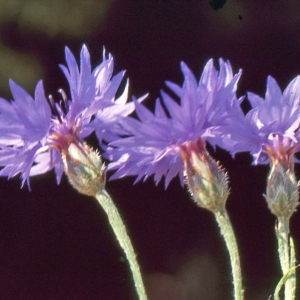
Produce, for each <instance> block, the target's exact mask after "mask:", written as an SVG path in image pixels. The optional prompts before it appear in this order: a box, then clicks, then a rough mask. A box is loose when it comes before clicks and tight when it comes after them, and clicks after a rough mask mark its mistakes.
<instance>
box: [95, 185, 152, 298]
mask: <svg viewBox="0 0 300 300" xmlns="http://www.w3.org/2000/svg"><path fill="white" fill-rule="evenodd" d="M95 198H96V199H97V200H98V202H99V203H100V205H101V206H102V207H103V209H104V210H105V212H106V214H107V216H108V220H109V223H110V225H111V227H112V229H113V231H114V233H115V235H116V237H117V239H118V242H119V243H120V245H121V247H122V248H123V250H124V252H125V254H126V257H127V259H128V262H129V266H130V269H131V272H132V275H133V279H134V283H135V287H136V291H137V293H138V295H139V299H140V300H147V295H146V292H145V288H144V284H143V280H142V276H141V272H140V268H139V265H138V263H137V260H136V255H135V253H134V250H133V247H132V244H131V241H130V238H129V236H128V234H127V232H126V228H125V226H124V223H123V221H122V219H121V217H120V215H119V212H118V210H117V208H116V206H115V205H114V203H113V201H112V199H111V198H110V196H109V195H108V193H107V192H106V191H105V190H102V191H101V192H99V193H98V194H97V195H96V196H95Z"/></svg>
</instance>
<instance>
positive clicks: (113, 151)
mask: <svg viewBox="0 0 300 300" xmlns="http://www.w3.org/2000/svg"><path fill="white" fill-rule="evenodd" d="M66 62H67V66H63V65H61V66H60V68H61V69H62V71H63V73H64V75H65V77H66V79H67V81H68V84H69V96H68V93H66V92H65V91H63V90H59V99H60V100H59V101H55V100H54V97H52V96H51V95H50V96H48V97H46V96H45V92H44V89H43V84H42V82H41V81H40V82H38V84H37V86H36V89H35V95H34V98H32V97H31V96H30V95H29V94H28V93H27V92H26V91H25V90H24V89H22V88H21V87H20V86H19V85H17V84H16V83H14V82H13V81H10V88H11V92H12V95H13V98H14V99H13V100H12V101H10V102H9V101H7V100H5V99H2V98H0V166H2V167H3V168H2V169H1V171H0V176H7V177H9V178H10V177H13V176H15V175H17V174H21V177H22V185H23V184H24V183H25V182H27V185H28V187H29V189H30V177H31V176H36V175H39V174H43V173H45V172H48V171H49V170H52V169H54V170H55V174H56V180H57V183H59V182H60V180H61V176H62V174H63V172H65V174H66V175H67V177H68V178H69V180H70V182H71V184H72V185H73V186H74V187H75V188H76V189H77V190H78V191H79V192H81V193H83V194H86V195H89V196H93V197H95V198H96V199H97V200H98V201H99V203H100V204H101V205H102V207H103V208H104V209H105V211H106V213H107V215H108V219H109V222H110V224H111V226H112V228H113V230H114V232H115V234H116V236H117V238H118V240H119V242H120V245H121V247H122V248H123V249H124V251H125V253H126V256H127V258H128V261H129V264H130V268H131V271H132V273H133V277H134V281H135V285H136V289H137V293H138V295H139V298H140V299H147V296H146V292H145V289H144V285H143V281H142V277H141V274H140V271H139V267H138V264H137V261H136V257H135V254H134V251H133V248H132V245H131V242H130V240H129V237H128V235H127V233H126V229H125V226H124V224H123V223H122V220H121V218H120V216H119V214H118V212H117V210H116V207H115V206H114V204H113V202H112V200H111V198H110V196H109V195H108V193H107V192H106V190H105V181H106V171H115V172H114V173H113V174H112V175H111V176H110V177H109V179H110V180H113V179H118V178H122V177H124V176H136V180H135V182H137V181H139V180H141V179H143V180H146V179H147V178H148V177H150V176H151V175H153V177H154V181H155V183H156V184H158V183H159V182H160V181H161V179H162V178H163V177H164V178H165V188H167V187H168V185H169V183H170V181H171V180H172V178H174V177H175V176H177V174H178V175H179V178H180V182H181V185H182V186H184V185H186V186H187V188H188V190H189V192H190V195H191V198H192V199H193V200H194V201H195V203H196V204H197V205H198V206H200V207H202V208H205V209H208V210H209V211H211V212H212V213H213V214H214V216H215V218H216V221H217V222H218V224H219V226H220V230H221V234H222V235H223V237H224V239H225V242H226V245H227V248H228V251H229V256H230V260H231V267H232V276H233V283H234V299H236V300H240V299H243V287H242V276H241V269H240V261H239V254H238V247H237V243H236V239H235V236H234V231H233V229H232V226H231V223H230V219H229V216H228V214H227V211H226V207H225V206H226V201H227V198H228V195H229V186H228V177H227V174H226V172H225V170H224V169H223V168H222V166H221V165H220V163H219V162H217V161H215V160H214V158H213V157H212V156H211V154H210V153H209V152H208V151H207V149H206V145H207V143H209V144H210V145H211V146H212V147H213V148H215V147H216V146H218V147H221V148H223V149H225V150H227V151H229V152H230V153H231V154H232V155H233V156H234V155H235V154H236V153H238V152H245V151H247V152H250V154H251V155H252V157H253V163H254V164H255V165H257V164H269V165H270V173H269V176H268V179H267V188H266V194H265V195H264V196H265V198H266V200H267V204H268V207H269V208H270V210H271V212H272V213H273V214H274V215H275V216H276V217H277V223H276V226H275V232H276V235H277V238H278V252H279V260H280V264H281V268H282V275H283V277H282V279H281V280H280V281H279V284H278V286H277V288H276V290H275V293H274V298H275V299H279V298H278V297H279V290H280V288H281V287H282V286H283V285H284V287H285V289H284V295H285V299H286V300H292V299H295V288H296V281H295V261H296V258H295V251H294V247H293V240H292V238H291V237H290V234H289V220H290V217H291V216H292V214H293V213H294V212H295V210H296V207H297V205H298V200H299V196H298V182H297V180H296V176H295V173H294V163H295V162H297V160H296V159H295V157H294V154H295V153H296V152H298V151H299V147H300V143H299V141H300V131H299V124H300V107H299V99H300V77H296V78H295V79H293V80H292V81H291V82H290V84H289V85H288V86H287V88H286V89H285V90H284V91H283V92H282V91H281V89H280V88H279V86H278V84H277V83H276V81H275V80H274V79H273V78H272V77H271V76H269V77H268V79H267V88H266V94H265V99H263V98H261V97H260V96H258V95H256V94H253V93H247V99H248V101H249V102H250V104H251V106H252V109H251V110H250V111H249V112H248V113H247V114H246V115H245V114H244V113H243V111H242V109H241V106H240V105H241V103H242V101H244V99H245V97H240V98H237V96H236V92H237V86H238V81H239V79H240V77H241V74H242V72H241V70H240V71H238V73H236V74H234V73H233V71H232V68H231V65H230V63H229V62H228V61H224V60H222V59H219V66H218V69H217V68H216V67H215V66H214V63H213V60H212V59H210V60H209V61H208V62H207V63H206V65H205V66H204V69H203V72H202V75H201V77H200V79H199V81H198V80H197V79H196V78H195V76H194V75H193V73H192V72H191V70H190V69H189V68H188V67H187V65H186V64H185V63H183V62H182V63H181V70H182V74H183V77H184V81H183V84H182V86H179V85H177V84H175V83H172V82H168V81H167V82H166V85H167V88H168V90H169V93H168V92H165V91H162V92H161V97H160V98H159V99H157V100H156V104H155V110H154V112H151V111H150V110H149V109H148V108H146V106H145V105H143V104H142V101H143V100H145V99H146V98H147V95H145V96H142V97H140V98H139V99H136V98H134V97H133V98H132V101H130V102H127V100H128V89H129V84H128V80H127V81H126V84H125V85H124V86H125V87H124V90H123V91H120V89H121V88H120V86H121V82H122V80H123V77H124V72H120V73H118V74H117V75H114V76H113V58H112V56H111V55H109V54H108V55H107V54H106V52H105V50H104V51H103V61H102V63H101V64H99V65H98V66H97V67H96V68H95V69H93V70H92V68H91V64H90V56H89V52H88V50H87V48H86V47H85V46H83V47H82V50H81V54H80V66H78V65H77V62H76V59H75V58H74V56H73V54H72V53H71V52H70V50H69V49H68V48H66ZM117 92H118V94H120V95H121V96H119V97H118V98H117V99H116V94H117ZM171 95H173V96H171ZM134 111H135V113H136V115H137V117H138V118H134V117H131V116H129V115H130V114H131V113H133V112H134ZM93 132H95V134H96V136H97V138H98V141H99V150H98V151H97V150H93V149H92V148H91V147H89V146H88V145H87V144H86V143H85V141H84V139H85V138H86V137H88V136H89V135H90V134H92V133H93ZM99 151H100V152H99ZM99 153H101V154H99ZM101 156H102V157H103V158H105V159H106V160H107V161H109V164H108V166H107V167H106V166H105V165H104V163H103V162H102V160H101Z"/></svg>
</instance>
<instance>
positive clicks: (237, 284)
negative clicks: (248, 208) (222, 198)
mask: <svg viewBox="0 0 300 300" xmlns="http://www.w3.org/2000/svg"><path fill="white" fill-rule="evenodd" d="M215 218H216V220H217V223H218V224H219V227H220V230H221V234H222V236H223V237H224V240H225V243H226V246H227V249H228V252H229V256H230V263H231V270H232V276H233V283H234V299H236V300H238V299H239V300H242V299H244V297H243V292H244V291H243V285H242V274H241V264H240V256H239V251H238V246H237V242H236V238H235V234H234V231H233V228H232V224H231V222H230V219H229V216H228V214H227V211H226V209H225V207H223V209H220V210H219V211H217V212H216V213H215Z"/></svg>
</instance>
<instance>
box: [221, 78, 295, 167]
mask: <svg viewBox="0 0 300 300" xmlns="http://www.w3.org/2000/svg"><path fill="white" fill-rule="evenodd" d="M248 99H249V101H250V104H251V105H252V109H251V110H250V111H249V112H248V113H247V114H246V116H244V113H243V112H242V110H241V108H240V105H239V103H238V102H237V101H235V102H234V103H233V106H232V109H231V110H230V112H231V116H230V118H228V119H227V120H226V122H227V125H226V128H227V129H226V130H227V132H228V134H227V135H226V136H225V138H224V140H223V142H224V143H223V145H225V146H224V147H225V148H227V149H228V150H230V151H231V152H232V153H236V152H241V151H250V153H251V154H252V155H253V157H254V163H255V164H265V163H271V165H274V164H276V163H280V164H282V165H283V166H284V167H285V169H286V170H287V169H288V168H289V167H291V166H293V163H294V153H295V152H297V151H299V145H300V144H299V141H300V140H299V138H300V131H299V123H300V108H299V103H300V76H298V77H296V78H295V79H293V80H292V81H291V82H290V83H289V85H288V86H287V88H286V89H285V90H284V92H283V93H282V92H281V90H280V88H279V86H278V84H277V83H276V81H275V80H274V79H273V78H272V77H271V76H269V77H268V80H267V91H266V95H265V99H262V98H261V97H259V96H258V95H256V94H253V93H248Z"/></svg>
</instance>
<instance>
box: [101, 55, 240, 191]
mask: <svg viewBox="0 0 300 300" xmlns="http://www.w3.org/2000/svg"><path fill="white" fill-rule="evenodd" d="M219 64H220V71H219V72H218V71H217V70H216V69H215V68H214V66H213V60H209V61H208V62H207V64H206V66H205V67H204V70H203V73H202V76H201V78H200V81H199V82H198V83H197V81H196V79H195V77H194V75H193V74H192V72H191V71H190V69H189V68H188V67H187V66H186V65H185V64H184V63H181V69H182V73H183V75H184V83H183V86H182V87H180V86H178V85H176V84H174V83H171V82H167V86H168V87H169V88H170V89H171V90H172V92H173V93H174V94H175V95H176V96H177V97H178V98H179V99H180V105H179V104H177V102H176V101H175V100H174V99H172V97H171V96H169V95H168V94H166V93H164V92H162V99H163V104H164V106H165V107H166V108H167V110H168V114H167V113H166V112H165V110H164V108H163V105H162V103H161V101H160V100H159V99H158V100H157V101H156V106H155V112H154V114H153V113H152V112H150V111H149V110H148V109H147V108H146V107H145V106H143V105H142V104H139V103H138V102H136V101H135V105H136V113H137V115H138V117H139V119H140V121H138V120H136V119H133V118H130V117H127V118H124V119H123V121H122V123H121V124H122V126H123V127H124V129H125V130H127V131H128V132H129V133H130V134H131V135H130V136H129V137H126V138H123V139H120V140H117V141H114V142H112V143H110V147H109V149H107V151H106V153H105V154H104V157H106V158H107V159H109V160H111V161H112V162H111V163H110V164H109V165H108V170H117V171H116V172H115V173H114V174H113V175H112V176H111V177H110V179H116V178H121V177H124V176H130V175H136V176H137V178H136V180H135V182H137V181H139V180H140V179H141V178H143V177H144V180H145V179H146V178H148V177H149V176H151V175H154V181H155V182H156V184H158V182H159V181H160V180H161V178H162V176H165V187H167V186H168V184H169V182H170V180H171V179H172V178H173V177H175V176H176V175H177V173H179V176H180V180H181V183H182V184H183V160H182V158H181V152H182V149H183V147H182V145H184V144H185V143H187V142H190V141H192V142H196V141H197V140H198V139H199V138H201V139H204V140H207V141H209V142H210V143H211V144H212V145H216V144H217V143H218V142H219V141H221V140H222V128H221V125H222V123H223V122H224V121H225V120H226V118H227V116H228V113H227V107H228V106H229V105H230V103H231V102H232V101H233V100H234V99H235V98H236V96H235V90H236V86H237V82H238V79H239V77H240V75H241V72H239V73H238V74H236V75H235V76H233V74H232V69H231V66H230V63H229V62H224V61H223V60H222V59H220V60H219Z"/></svg>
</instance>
